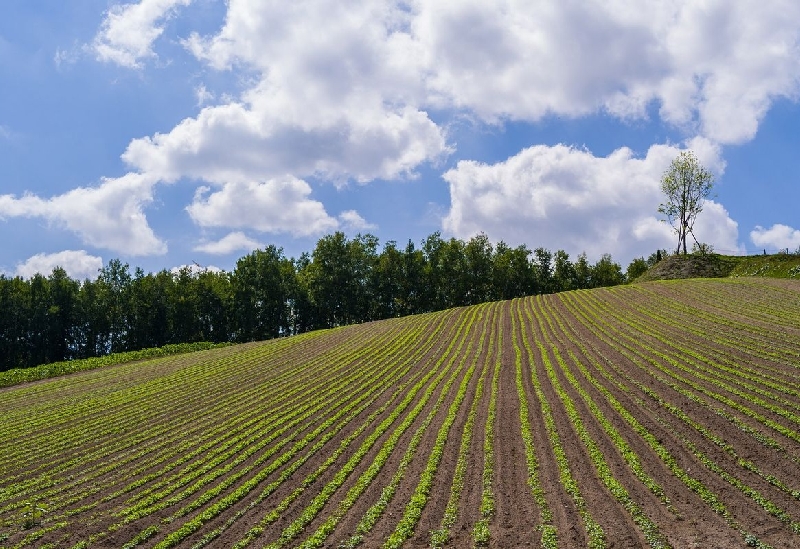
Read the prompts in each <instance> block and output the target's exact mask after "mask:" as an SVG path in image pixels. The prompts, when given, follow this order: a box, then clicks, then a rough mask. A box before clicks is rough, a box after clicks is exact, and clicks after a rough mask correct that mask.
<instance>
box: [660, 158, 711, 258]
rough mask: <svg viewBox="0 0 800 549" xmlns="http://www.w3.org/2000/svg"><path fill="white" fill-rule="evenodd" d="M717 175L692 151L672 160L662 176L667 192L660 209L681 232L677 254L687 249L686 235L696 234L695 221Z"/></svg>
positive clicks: (677, 230) (677, 231)
mask: <svg viewBox="0 0 800 549" xmlns="http://www.w3.org/2000/svg"><path fill="white" fill-rule="evenodd" d="M713 185H714V175H713V174H712V173H711V172H710V171H708V170H707V169H706V168H705V167H703V165H702V164H700V162H699V161H698V160H697V157H696V156H695V155H694V153H693V152H692V151H681V153H680V154H679V155H678V156H677V157H676V158H675V159H674V160H673V161H672V163H670V165H669V168H668V169H667V171H665V172H664V175H663V176H662V177H661V191H662V192H663V193H664V194H665V195H666V199H667V200H666V202H664V203H663V204H661V205H660V206H659V207H658V211H659V212H660V213H661V214H663V215H665V216H666V217H667V221H668V222H669V223H670V225H672V228H673V229H674V230H675V233H676V234H677V235H678V247H677V250H676V252H675V253H680V252H681V248H683V253H684V255H685V254H686V253H687V251H686V237H687V235H689V234H691V235H692V238H694V241H695V243H697V238H695V236H694V232H693V228H694V222H695V220H696V219H697V214H699V213H700V212H701V211H703V203H704V202H705V200H706V198H708V195H709V194H710V193H711V188H712V187H713Z"/></svg>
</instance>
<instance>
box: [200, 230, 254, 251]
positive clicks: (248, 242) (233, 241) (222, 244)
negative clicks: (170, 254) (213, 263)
mask: <svg viewBox="0 0 800 549" xmlns="http://www.w3.org/2000/svg"><path fill="white" fill-rule="evenodd" d="M263 247H264V245H263V244H262V243H261V242H258V241H257V240H253V239H252V238H250V237H249V236H247V235H246V234H244V233H243V232H241V231H235V232H232V233H229V234H227V235H225V236H224V237H222V238H221V239H220V240H217V241H214V242H203V243H201V244H198V245H197V246H195V247H194V249H195V251H198V252H205V253H207V254H213V255H225V254H229V253H233V252H238V251H244V252H251V251H252V250H257V249H259V248H263Z"/></svg>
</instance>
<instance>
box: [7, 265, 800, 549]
mask: <svg viewBox="0 0 800 549" xmlns="http://www.w3.org/2000/svg"><path fill="white" fill-rule="evenodd" d="M798 364H800V281H793V280H785V279H784V280H780V279H770V278H760V279H756V278H725V279H694V280H681V281H664V282H651V283H643V284H634V285H628V286H617V287H613V288H608V289H596V290H582V291H575V292H565V293H561V294H553V295H547V296H538V297H530V298H523V299H516V300H513V301H501V302H494V303H487V304H483V305H478V306H473V307H463V308H456V309H449V310H447V311H443V312H439V313H429V314H424V315H417V316H409V317H404V318H399V319H393V320H387V321H380V322H372V323H364V324H359V325H354V326H349V327H344V328H337V329H332V330H324V331H316V332H310V333H307V334H303V335H298V336H293V337H289V338H283V339H276V340H271V341H267V342H262V343H250V344H245V345H238V346H230V347H224V348H218V349H211V350H205V351H199V352H196V353H190V354H182V355H175V356H169V357H163V358H158V359H154V360H149V361H145V362H137V363H128V364H121V365H118V366H113V367H106V368H99V369H95V370H89V371H84V372H78V373H74V374H71V375H68V376H63V377H59V378H54V379H48V380H42V381H36V382H33V383H28V384H23V385H18V386H15V387H7V388H4V389H0V417H2V418H3V421H2V422H0V547H6V548H11V547H14V548H22V547H49V548H55V547H59V548H61V547H67V548H85V547H116V548H119V547H125V548H133V547H148V548H149V547H157V548H162V549H163V548H167V547H186V548H190V547H191V548H199V547H204V546H207V547H237V548H240V547H269V548H280V547H298V546H302V547H356V546H362V547H366V548H374V547H401V546H404V547H429V546H431V545H432V546H435V547H443V546H448V547H457V548H460V547H473V546H479V547H482V546H488V547H527V546H530V547H535V546H540V547H587V546H590V547H612V546H613V547H641V546H648V545H649V546H651V547H745V546H760V547H797V546H798V544H800V505H798V500H799V499H800V480H798V476H797V468H798V464H800V370H798Z"/></svg>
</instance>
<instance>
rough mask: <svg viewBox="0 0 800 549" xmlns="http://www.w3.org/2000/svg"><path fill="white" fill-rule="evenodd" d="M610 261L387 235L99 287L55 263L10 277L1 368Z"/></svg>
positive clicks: (340, 236)
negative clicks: (228, 268)
mask: <svg viewBox="0 0 800 549" xmlns="http://www.w3.org/2000/svg"><path fill="white" fill-rule="evenodd" d="M624 278H625V277H624V275H623V273H622V270H621V268H620V266H619V265H617V264H616V263H614V262H613V260H612V259H611V256H609V255H607V254H606V255H604V256H603V257H602V258H601V259H600V260H599V261H598V262H597V263H595V264H591V263H589V262H588V261H587V259H586V255H585V254H581V255H579V256H578V258H577V260H575V262H572V261H571V260H570V257H569V255H568V254H567V253H566V252H565V251H563V250H558V251H557V252H555V253H552V252H550V251H549V250H546V249H545V248H536V249H534V250H530V249H529V248H527V247H526V246H525V245H520V246H518V247H516V248H512V247H510V246H508V245H507V244H506V243H504V242H499V243H497V244H496V245H493V244H492V243H491V242H490V241H489V239H488V237H487V236H486V235H484V234H479V235H477V236H475V237H473V238H471V239H469V240H468V241H463V240H459V239H456V238H450V239H444V238H442V236H441V234H439V233H438V232H436V233H434V234H432V235H430V236H428V237H427V238H425V239H424V240H423V241H422V243H421V247H419V248H417V247H416V246H415V245H414V243H413V242H411V241H409V242H408V243H407V244H406V246H404V247H403V248H400V247H398V246H397V244H396V243H395V242H393V241H390V242H387V243H386V244H385V245H384V246H383V248H382V249H380V247H379V242H378V239H377V237H375V236H373V235H369V234H366V235H357V236H356V237H354V238H351V239H349V238H347V237H346V236H345V235H344V233H341V232H337V233H334V234H331V235H327V236H324V237H322V238H321V239H320V240H319V241H318V242H317V245H316V247H315V248H314V250H313V251H312V252H311V253H310V254H309V253H304V254H302V255H301V256H300V258H299V259H293V258H287V257H286V256H285V255H284V252H283V250H282V249H281V248H277V247H275V246H267V247H266V248H265V249H261V250H254V251H253V252H251V253H250V254H248V255H246V256H244V257H242V258H240V259H239V260H238V261H237V263H236V267H235V269H234V270H233V272H230V273H229V272H225V271H210V270H202V271H200V272H198V271H196V270H192V269H189V268H188V267H184V268H182V269H178V270H176V271H167V270H162V271H160V272H158V273H144V272H143V271H142V270H141V269H135V270H134V271H133V272H131V268H130V266H129V265H128V264H126V263H123V262H121V261H120V260H118V259H113V260H111V261H109V262H108V264H107V265H106V266H104V267H103V268H102V269H100V271H99V273H98V276H97V278H96V279H94V280H88V279H87V280H84V281H82V282H81V281H77V280H72V279H70V278H69V277H68V276H67V273H66V272H65V271H64V270H63V269H61V268H56V269H55V270H53V272H52V274H51V275H49V276H43V275H41V274H37V275H35V276H33V277H32V278H30V279H23V278H20V277H7V276H5V275H0V311H1V312H0V371H3V370H7V369H11V368H20V367H28V366H35V365H37V364H42V363H47V362H58V361H62V360H71V359H76V358H87V357H92V356H100V355H105V354H107V353H111V352H125V351H134V350H139V349H144V348H149V347H161V346H163V345H167V344H173V343H195V342H200V341H208V342H212V343H222V342H246V341H259V340H264V339H270V338H274V337H280V336H284V335H291V334H297V333H301V332H306V331H310V330H315V329H319V328H331V327H335V326H341V325H345V324H352V323H358V322H367V321H372V320H380V319H384V318H390V317H398V316H404V315H410V314H417V313H425V312H430V311H436V310H441V309H446V308H450V307H458V306H464V305H474V304H477V303H481V302H485V301H496V300H502V299H512V298H515V297H522V296H526V295H532V294H544V293H552V292H558V291H564V290H575V289H582V288H593V287H597V286H605V285H613V284H619V283H621V282H623V281H624Z"/></svg>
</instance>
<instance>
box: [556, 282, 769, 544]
mask: <svg viewBox="0 0 800 549" xmlns="http://www.w3.org/2000/svg"><path fill="white" fill-rule="evenodd" d="M580 297H583V296H565V297H564V298H563V302H564V303H565V304H566V305H567V306H568V308H569V309H570V311H571V312H573V313H574V314H575V315H576V317H582V319H583V323H584V326H586V327H587V328H589V329H590V330H591V331H592V332H593V333H594V334H595V335H596V336H597V338H598V339H599V340H601V341H604V342H605V343H607V344H609V345H611V346H612V347H615V348H617V349H618V350H619V351H620V352H621V353H622V354H623V355H625V356H626V357H627V358H628V359H629V360H631V362H632V363H636V360H635V357H634V356H631V355H636V354H637V351H636V349H635V348H634V347H633V346H632V345H629V344H620V343H619V342H618V341H617V340H615V339H614V338H613V337H612V336H611V335H609V334H607V333H606V331H607V328H604V324H603V323H601V322H599V321H598V317H596V316H591V315H592V310H591V308H586V307H584V308H580V307H579V306H578V305H577V303H576V302H574V301H573V299H577V298H580ZM640 345H641V341H640ZM629 353H630V354H629ZM640 358H644V357H641V356H640ZM596 365H598V364H597V363H596ZM651 365H652V366H655V367H656V368H658V367H659V366H660V364H659V363H658V362H657V361H653V362H651ZM640 367H641V366H640ZM643 369H644V370H645V371H647V369H646V368H644V367H643ZM587 379H588V378H587ZM596 386H598V387H599V384H597V385H596ZM605 394H606V397H607V399H608V400H609V402H610V403H611V404H612V406H613V407H614V408H615V410H617V412H618V413H620V415H621V416H622V417H623V418H624V419H625V420H626V421H627V422H628V423H629V424H630V425H631V426H632V427H633V428H634V430H635V431H636V432H637V433H639V434H640V435H641V436H642V438H643V439H644V440H645V441H647V442H648V444H649V445H650V447H651V448H652V449H653V450H654V451H655V452H656V454H657V455H658V456H659V457H660V458H661V459H662V461H663V462H664V463H665V464H666V465H667V466H668V467H669V468H670V470H671V471H672V472H673V474H674V475H675V476H676V477H677V478H678V479H680V480H681V481H682V482H683V483H684V484H685V485H686V486H687V487H688V488H689V489H690V490H692V491H693V492H695V493H696V494H698V495H699V496H700V497H701V499H702V500H703V501H705V502H706V504H708V505H709V507H710V508H711V509H712V510H713V511H714V512H716V513H717V514H719V515H720V516H722V517H723V518H724V519H725V520H726V522H727V523H728V524H729V525H730V526H731V527H732V528H734V529H735V530H736V531H738V532H739V533H740V534H741V535H742V537H743V538H744V539H745V540H746V541H747V542H748V543H753V544H754V545H755V546H760V547H767V545H766V544H764V543H763V542H761V541H760V540H758V538H757V537H755V536H754V535H753V534H751V533H749V532H748V531H747V530H746V529H745V528H743V527H742V526H741V525H740V524H739V523H738V521H736V519H735V518H734V517H733V516H732V515H731V514H730V512H729V511H728V510H727V508H726V506H725V505H724V503H723V502H722V501H721V500H720V499H719V497H718V496H717V495H715V494H713V493H712V492H711V491H710V490H709V489H708V488H707V487H706V486H705V485H704V484H703V483H702V482H701V481H700V480H698V479H696V478H693V477H691V476H690V475H688V473H687V471H686V470H684V469H682V468H681V467H680V466H679V465H678V464H677V461H676V460H675V458H674V457H673V456H671V454H670V453H669V452H668V451H667V450H666V448H665V447H664V446H663V445H662V444H661V442H660V441H658V440H657V439H656V438H655V437H654V436H653V435H652V434H651V433H650V432H649V431H647V429H646V428H644V426H642V425H641V424H640V423H639V422H638V421H637V420H636V419H635V418H634V417H633V415H632V414H630V413H629V412H627V411H626V410H625V409H624V408H623V407H622V406H621V405H620V404H619V402H618V401H616V399H613V398H610V394H608V393H607V391H606V392H605Z"/></svg>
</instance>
